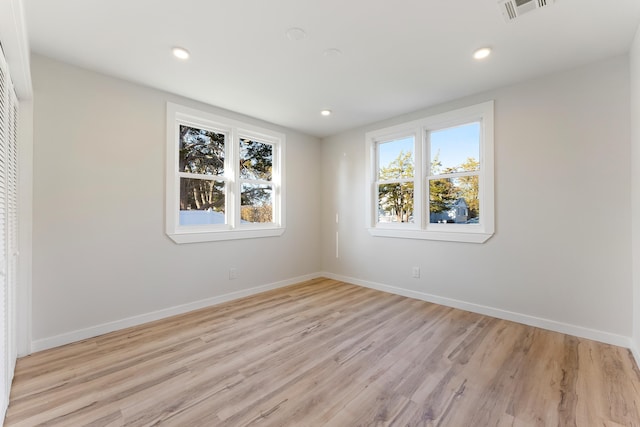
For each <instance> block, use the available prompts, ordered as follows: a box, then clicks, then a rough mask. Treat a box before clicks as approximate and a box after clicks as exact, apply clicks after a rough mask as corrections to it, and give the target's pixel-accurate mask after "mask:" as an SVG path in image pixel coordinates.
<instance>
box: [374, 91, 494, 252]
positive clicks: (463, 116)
mask: <svg viewBox="0 0 640 427" xmlns="http://www.w3.org/2000/svg"><path fill="white" fill-rule="evenodd" d="M493 105H494V102H493V101H487V102H484V103H482V104H477V105H472V106H469V107H466V108H461V109H458V110H453V111H449V112H446V113H442V114H437V115H434V116H430V117H426V118H424V119H420V120H415V121H412V122H408V123H403V124H400V125H396V126H392V127H388V128H384V129H379V130H375V131H372V132H367V133H366V136H365V139H366V153H365V155H366V164H365V169H366V180H365V182H366V191H365V203H366V207H365V212H366V217H365V224H366V227H367V229H368V231H369V233H370V234H371V235H372V236H379V237H395V238H404V239H425V240H441V241H450V242H467V243H484V242H486V241H487V240H488V239H489V238H490V237H491V236H493V234H494V232H495V201H494V158H493V155H494V154H493V151H494V150H493V146H494V143H493V138H494V126H493ZM478 120H479V121H480V123H481V130H480V140H481V142H480V165H481V166H480V169H481V170H480V174H479V177H480V188H479V198H480V206H481V210H480V221H479V224H431V223H430V222H429V214H428V212H429V205H428V200H427V197H426V193H425V194H423V192H424V191H423V189H424V186H425V185H427V179H428V171H427V170H426V169H427V168H426V167H425V166H424V165H425V157H424V156H423V153H428V152H429V151H428V148H429V147H428V141H427V133H428V132H430V131H436V130H439V129H445V128H448V127H453V126H458V125H462V124H465V123H470V122H474V121H478ZM409 135H415V151H416V152H415V162H416V164H415V178H414V179H415V181H414V182H415V183H414V197H415V199H414V223H403V224H387V223H378V222H377V214H378V213H377V204H378V197H377V189H376V188H375V187H376V186H375V183H376V179H377V174H378V171H377V168H378V161H377V146H378V143H379V142H383V141H388V140H391V139H396V138H399V137H406V136H409ZM427 188H428V187H427Z"/></svg>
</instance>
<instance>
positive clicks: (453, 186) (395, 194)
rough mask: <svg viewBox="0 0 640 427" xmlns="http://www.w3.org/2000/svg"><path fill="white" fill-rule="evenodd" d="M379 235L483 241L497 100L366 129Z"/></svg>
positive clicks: (371, 223)
mask: <svg viewBox="0 0 640 427" xmlns="http://www.w3.org/2000/svg"><path fill="white" fill-rule="evenodd" d="M366 144H367V156H368V159H367V172H366V173H367V180H366V182H367V189H366V191H367V197H366V203H367V206H366V212H367V218H366V221H367V226H368V229H369V232H370V233H371V234H372V235H374V236H385V237H400V238H412V239H430V240H448V241H458V242H472V243H483V242H485V241H486V240H488V239H489V238H490V237H491V236H492V235H493V232H494V197H493V101H489V102H485V103H483V104H479V105H474V106H471V107H467V108H462V109H460V110H455V111H451V112H448V113H444V114H439V115H436V116H431V117H427V118H424V119H421V120H416V121H413V122H410V123H404V124H401V125H398V126H393V127H390V128H385V129H380V130H377V131H373V132H369V133H367V135H366Z"/></svg>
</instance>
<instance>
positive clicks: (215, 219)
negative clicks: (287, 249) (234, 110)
mask: <svg viewBox="0 0 640 427" xmlns="http://www.w3.org/2000/svg"><path fill="white" fill-rule="evenodd" d="M284 142H285V137H284V135H282V134H280V133H277V132H273V131H270V130H266V129H262V128H258V127H255V126H251V125H248V124H246V123H242V122H238V121H235V120H231V119H227V118H224V117H219V116H215V115H212V114H208V113H204V112H201V111H198V110H194V109H190V108H187V107H183V106H180V105H176V104H171V103H168V104H167V213H166V215H167V234H168V235H169V237H171V238H172V239H173V240H174V241H175V242H176V243H191V242H205V241H215V240H230V239H245V238H256V237H269V236H278V235H281V234H282V233H283V232H284V185H283V181H284V179H283V177H284V173H283V172H284V171H283V162H282V159H283V157H284Z"/></svg>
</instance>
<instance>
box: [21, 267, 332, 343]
mask: <svg viewBox="0 0 640 427" xmlns="http://www.w3.org/2000/svg"><path fill="white" fill-rule="evenodd" d="M318 277H321V274H320V273H313V274H307V275H305V276H299V277H294V278H291V279H287V280H283V281H280V282H275V283H269V284H267V285H261V286H256V287H253V288H249V289H243V290H241V291H237V292H231V293H228V294H224V295H219V296H215V297H212V298H207V299H204V300H200V301H194V302H191V303H188V304H182V305H177V306H174V307H169V308H165V309H162V310H158V311H153V312H151V313H146V314H141V315H138V316H132V317H128V318H126V319H121V320H116V321H113V322H108V323H103V324H101V325H96V326H91V327H89V328H85V329H79V330H76V331H71V332H66V333H64V334H60V335H55V336H53V337H47V338H42V339H38V340H34V341H32V342H31V351H32V352H37V351H42V350H47V349H49V348H53V347H59V346H61V345H65V344H70V343H73V342H76V341H81V340H85V339H88V338H93V337H97V336H98V335H103V334H107V333H109V332H114V331H118V330H120V329H125V328H129V327H131V326H138V325H142V324H143V323H148V322H153V321H155V320H160V319H164V318H167V317H170V316H175V315H178V314H183V313H187V312H189V311H194V310H198V309H201V308H205V307H210V306H212V305H216V304H221V303H223V302H228V301H232V300H235V299H238V298H244V297H247V296H251V295H255V294H259V293H261V292H266V291H270V290H272V289H277V288H282V287H285V286H290V285H294V284H297V283H301V282H304V281H307V280H311V279H315V278H318Z"/></svg>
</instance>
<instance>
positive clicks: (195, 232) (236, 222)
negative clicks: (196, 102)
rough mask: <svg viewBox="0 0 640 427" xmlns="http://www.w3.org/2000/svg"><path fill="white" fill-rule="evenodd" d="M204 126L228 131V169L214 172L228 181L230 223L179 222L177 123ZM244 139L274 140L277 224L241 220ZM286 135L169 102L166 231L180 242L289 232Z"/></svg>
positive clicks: (226, 206) (275, 234) (226, 210)
mask: <svg viewBox="0 0 640 427" xmlns="http://www.w3.org/2000/svg"><path fill="white" fill-rule="evenodd" d="M180 124H191V125H193V126H195V127H198V126H202V127H205V128H207V129H213V130H215V131H217V132H220V133H224V134H226V137H227V138H226V141H225V174H224V176H221V177H212V178H215V180H220V181H226V182H228V183H229V185H228V191H227V192H226V193H225V198H226V201H225V217H226V224H223V225H220V224H212V225H203V226H181V225H180V218H179V216H180V213H179V212H180V175H181V174H180V172H179V170H178V169H179V166H178V165H179V158H178V157H179V156H178V144H179V141H178V139H179V125H180ZM240 138H254V139H258V140H260V141H263V142H267V143H270V144H273V147H274V152H273V180H272V181H271V182H269V184H271V185H273V220H274V222H273V223H269V224H242V223H241V222H240V185H241V184H240V183H241V180H240V177H239V174H238V165H237V164H236V163H238V158H239V146H238V145H239V144H238V141H239V139H240ZM284 151H285V135H284V134H282V133H279V132H274V131H272V130H269V129H264V128H260V127H257V126H253V125H250V124H247V123H243V122H240V121H237V120H233V119H228V118H226V117H222V116H217V115H214V114H211V113H206V112H203V111H200V110H196V109H193V108H189V107H185V106H182V105H178V104H173V103H171V102H167V165H166V167H167V169H166V174H165V175H166V212H165V215H166V218H165V223H166V233H167V235H168V236H169V237H170V238H171V239H172V240H173V241H174V242H176V243H199V242H213V241H220V240H236V239H254V238H260V237H275V236H280V235H282V234H283V233H284V231H285V212H286V209H285V200H286V198H285V185H284V184H285V173H284Z"/></svg>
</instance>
